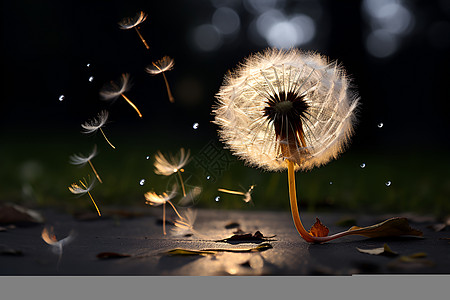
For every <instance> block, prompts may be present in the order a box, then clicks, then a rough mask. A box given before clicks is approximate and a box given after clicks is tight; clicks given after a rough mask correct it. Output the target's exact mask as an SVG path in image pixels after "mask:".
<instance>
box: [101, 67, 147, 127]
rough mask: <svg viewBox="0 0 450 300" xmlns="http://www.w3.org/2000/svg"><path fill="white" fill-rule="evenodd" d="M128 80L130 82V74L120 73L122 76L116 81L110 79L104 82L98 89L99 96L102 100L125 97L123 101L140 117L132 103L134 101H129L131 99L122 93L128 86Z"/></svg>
mask: <svg viewBox="0 0 450 300" xmlns="http://www.w3.org/2000/svg"><path fill="white" fill-rule="evenodd" d="M129 82H130V74H128V73H124V74H122V77H120V80H119V82H118V83H117V82H114V81H111V82H110V83H109V84H105V85H104V86H103V88H102V89H101V90H100V96H102V98H103V99H104V100H113V99H117V97H119V96H122V98H123V99H125V101H127V103H128V104H129V105H131V107H132V108H133V109H134V110H135V111H136V112H137V114H138V115H139V117H140V118H142V114H141V112H140V111H139V109H138V108H137V106H136V105H134V103H133V102H131V100H130V99H128V97H127V96H125V94H124V93H125V92H126V91H128V90H129V88H130V83H129Z"/></svg>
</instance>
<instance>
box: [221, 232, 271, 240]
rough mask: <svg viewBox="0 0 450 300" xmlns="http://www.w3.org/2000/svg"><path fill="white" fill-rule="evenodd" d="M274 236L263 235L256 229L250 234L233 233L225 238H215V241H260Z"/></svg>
mask: <svg viewBox="0 0 450 300" xmlns="http://www.w3.org/2000/svg"><path fill="white" fill-rule="evenodd" d="M275 236H276V235H272V236H264V235H263V234H262V233H261V232H260V231H256V232H255V233H254V234H251V233H244V234H234V235H232V236H230V237H229V238H225V239H223V240H217V241H215V242H238V241H244V242H249V241H253V242H262V241H267V240H268V239H271V238H273V237H275Z"/></svg>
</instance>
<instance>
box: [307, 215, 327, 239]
mask: <svg viewBox="0 0 450 300" xmlns="http://www.w3.org/2000/svg"><path fill="white" fill-rule="evenodd" d="M329 231H330V230H329V229H328V227H327V226H325V225H323V224H322V222H320V220H319V218H316V223H314V225H313V226H312V227H311V229H310V230H309V234H311V235H312V236H315V237H324V236H327V235H328V232H329Z"/></svg>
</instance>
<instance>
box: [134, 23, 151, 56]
mask: <svg viewBox="0 0 450 300" xmlns="http://www.w3.org/2000/svg"><path fill="white" fill-rule="evenodd" d="M134 29H136V32H137V34H138V35H139V38H140V39H141V41H142V42H143V43H144V46H145V48H147V50H148V49H150V47H149V46H148V44H147V42H146V41H145V40H144V37H143V36H142V34H141V33H140V32H139V29H137V27H134Z"/></svg>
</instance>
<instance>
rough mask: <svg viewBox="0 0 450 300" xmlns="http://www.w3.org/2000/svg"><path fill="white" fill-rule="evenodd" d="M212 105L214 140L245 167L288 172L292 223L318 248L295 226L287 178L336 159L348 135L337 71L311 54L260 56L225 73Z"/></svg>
mask: <svg viewBox="0 0 450 300" xmlns="http://www.w3.org/2000/svg"><path fill="white" fill-rule="evenodd" d="M216 98H217V103H216V105H215V107H214V108H213V114H214V115H215V120H214V123H215V124H217V125H218V126H219V136H220V139H221V140H222V141H223V142H224V143H225V145H226V147H227V148H229V149H230V150H231V152H232V153H233V154H235V155H236V156H238V157H239V158H241V159H243V160H244V161H245V162H246V163H247V164H249V165H251V166H255V167H260V168H263V169H265V170H270V171H280V170H284V169H288V182H289V195H290V203H291V210H292V216H293V219H294V224H295V226H296V228H297V231H298V232H299V233H300V235H301V236H302V237H303V238H304V239H305V240H306V241H308V242H315V241H318V238H316V237H313V236H311V234H310V233H308V232H307V231H306V230H305V229H304V227H303V225H302V223H301V221H300V215H299V212H298V207H297V198H296V192H295V171H296V170H309V169H311V168H313V167H317V166H321V165H324V164H326V163H327V162H329V161H330V160H331V159H333V158H337V156H338V155H339V154H340V153H341V152H343V151H344V149H345V146H346V145H347V143H348V141H349V139H350V136H351V135H352V134H353V124H354V122H355V111H356V108H357V105H358V100H359V99H358V97H357V95H356V94H355V93H354V92H352V91H351V90H350V83H349V81H348V79H347V76H346V74H345V71H344V70H343V69H342V68H341V67H340V66H339V65H338V64H337V63H329V61H328V59H327V58H326V57H325V56H322V55H320V54H317V53H307V52H302V51H300V50H297V49H291V50H278V49H268V50H266V51H264V52H262V53H257V54H255V55H252V56H250V57H249V58H247V59H246V60H245V61H244V62H243V63H242V64H240V65H239V66H238V67H237V69H236V70H235V71H234V72H230V73H229V74H228V75H227V76H226V77H225V80H224V83H223V85H222V87H221V88H220V90H219V92H218V93H217V95H216ZM322 241H325V239H323V240H322Z"/></svg>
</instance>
